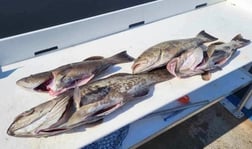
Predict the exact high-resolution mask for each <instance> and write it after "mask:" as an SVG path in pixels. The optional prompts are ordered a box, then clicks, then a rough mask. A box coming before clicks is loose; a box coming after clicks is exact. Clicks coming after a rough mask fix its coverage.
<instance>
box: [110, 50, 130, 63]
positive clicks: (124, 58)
mask: <svg viewBox="0 0 252 149" xmlns="http://www.w3.org/2000/svg"><path fill="white" fill-rule="evenodd" d="M108 60H109V61H110V62H111V63H113V64H119V63H127V62H131V61H133V60H134V58H133V57H131V56H129V55H128V54H127V51H123V52H120V53H118V54H116V55H114V56H112V57H110V58H108Z"/></svg>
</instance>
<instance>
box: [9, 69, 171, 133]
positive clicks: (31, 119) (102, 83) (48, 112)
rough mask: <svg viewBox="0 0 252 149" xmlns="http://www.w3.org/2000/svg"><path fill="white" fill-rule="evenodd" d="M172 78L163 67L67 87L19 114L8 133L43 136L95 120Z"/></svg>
mask: <svg viewBox="0 0 252 149" xmlns="http://www.w3.org/2000/svg"><path fill="white" fill-rule="evenodd" d="M171 78H173V76H172V75H171V74H170V73H169V72H167V70H166V69H162V70H153V71H151V72H149V73H141V74H124V73H123V74H115V75H112V76H110V77H108V78H105V79H101V80H97V81H94V82H91V83H88V84H86V85H84V86H81V87H80V88H78V87H77V88H75V89H74V91H73V90H69V91H67V92H65V93H63V94H61V95H60V96H59V97H57V98H55V99H52V100H50V101H48V102H46V103H43V104H41V105H39V106H37V107H34V108H32V109H31V110H29V111H27V112H24V113H22V114H20V115H19V116H18V117H17V118H16V119H15V120H14V122H13V123H12V124H11V126H10V127H9V129H8V131H7V133H8V134H9V135H11V136H17V137H43V136H44V137H45V136H52V135H55V134H59V133H62V132H65V131H67V130H70V129H72V128H74V127H77V126H79V125H83V124H89V123H94V122H96V121H98V120H101V119H103V118H104V116H106V115H108V114H110V113H111V112H113V111H115V110H116V109H118V108H119V107H121V106H123V105H124V104H126V103H127V102H129V101H131V100H133V99H136V98H138V97H143V96H145V95H147V94H148V93H149V90H150V87H151V86H152V85H154V84H156V83H158V82H162V81H166V80H169V79H171Z"/></svg>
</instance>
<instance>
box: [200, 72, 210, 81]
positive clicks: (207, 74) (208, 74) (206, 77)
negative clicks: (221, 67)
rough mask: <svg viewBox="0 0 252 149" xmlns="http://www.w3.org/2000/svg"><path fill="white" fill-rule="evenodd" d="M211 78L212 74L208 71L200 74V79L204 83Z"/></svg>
mask: <svg viewBox="0 0 252 149" xmlns="http://www.w3.org/2000/svg"><path fill="white" fill-rule="evenodd" d="M211 76H212V73H211V72H209V71H207V72H204V73H203V74H201V78H202V80H204V81H209V80H210V79H211Z"/></svg>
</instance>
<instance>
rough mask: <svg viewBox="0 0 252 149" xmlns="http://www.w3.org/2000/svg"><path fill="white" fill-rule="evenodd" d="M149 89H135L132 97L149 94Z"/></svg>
mask: <svg viewBox="0 0 252 149" xmlns="http://www.w3.org/2000/svg"><path fill="white" fill-rule="evenodd" d="M149 91H150V89H149V88H143V89H142V90H139V91H137V92H136V93H135V94H134V95H133V97H135V98H136V97H143V96H146V95H148V94H149Z"/></svg>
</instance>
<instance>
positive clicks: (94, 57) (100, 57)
mask: <svg viewBox="0 0 252 149" xmlns="http://www.w3.org/2000/svg"><path fill="white" fill-rule="evenodd" d="M101 59H104V57H102V56H91V57H88V58H86V59H84V60H83V61H93V60H101Z"/></svg>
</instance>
